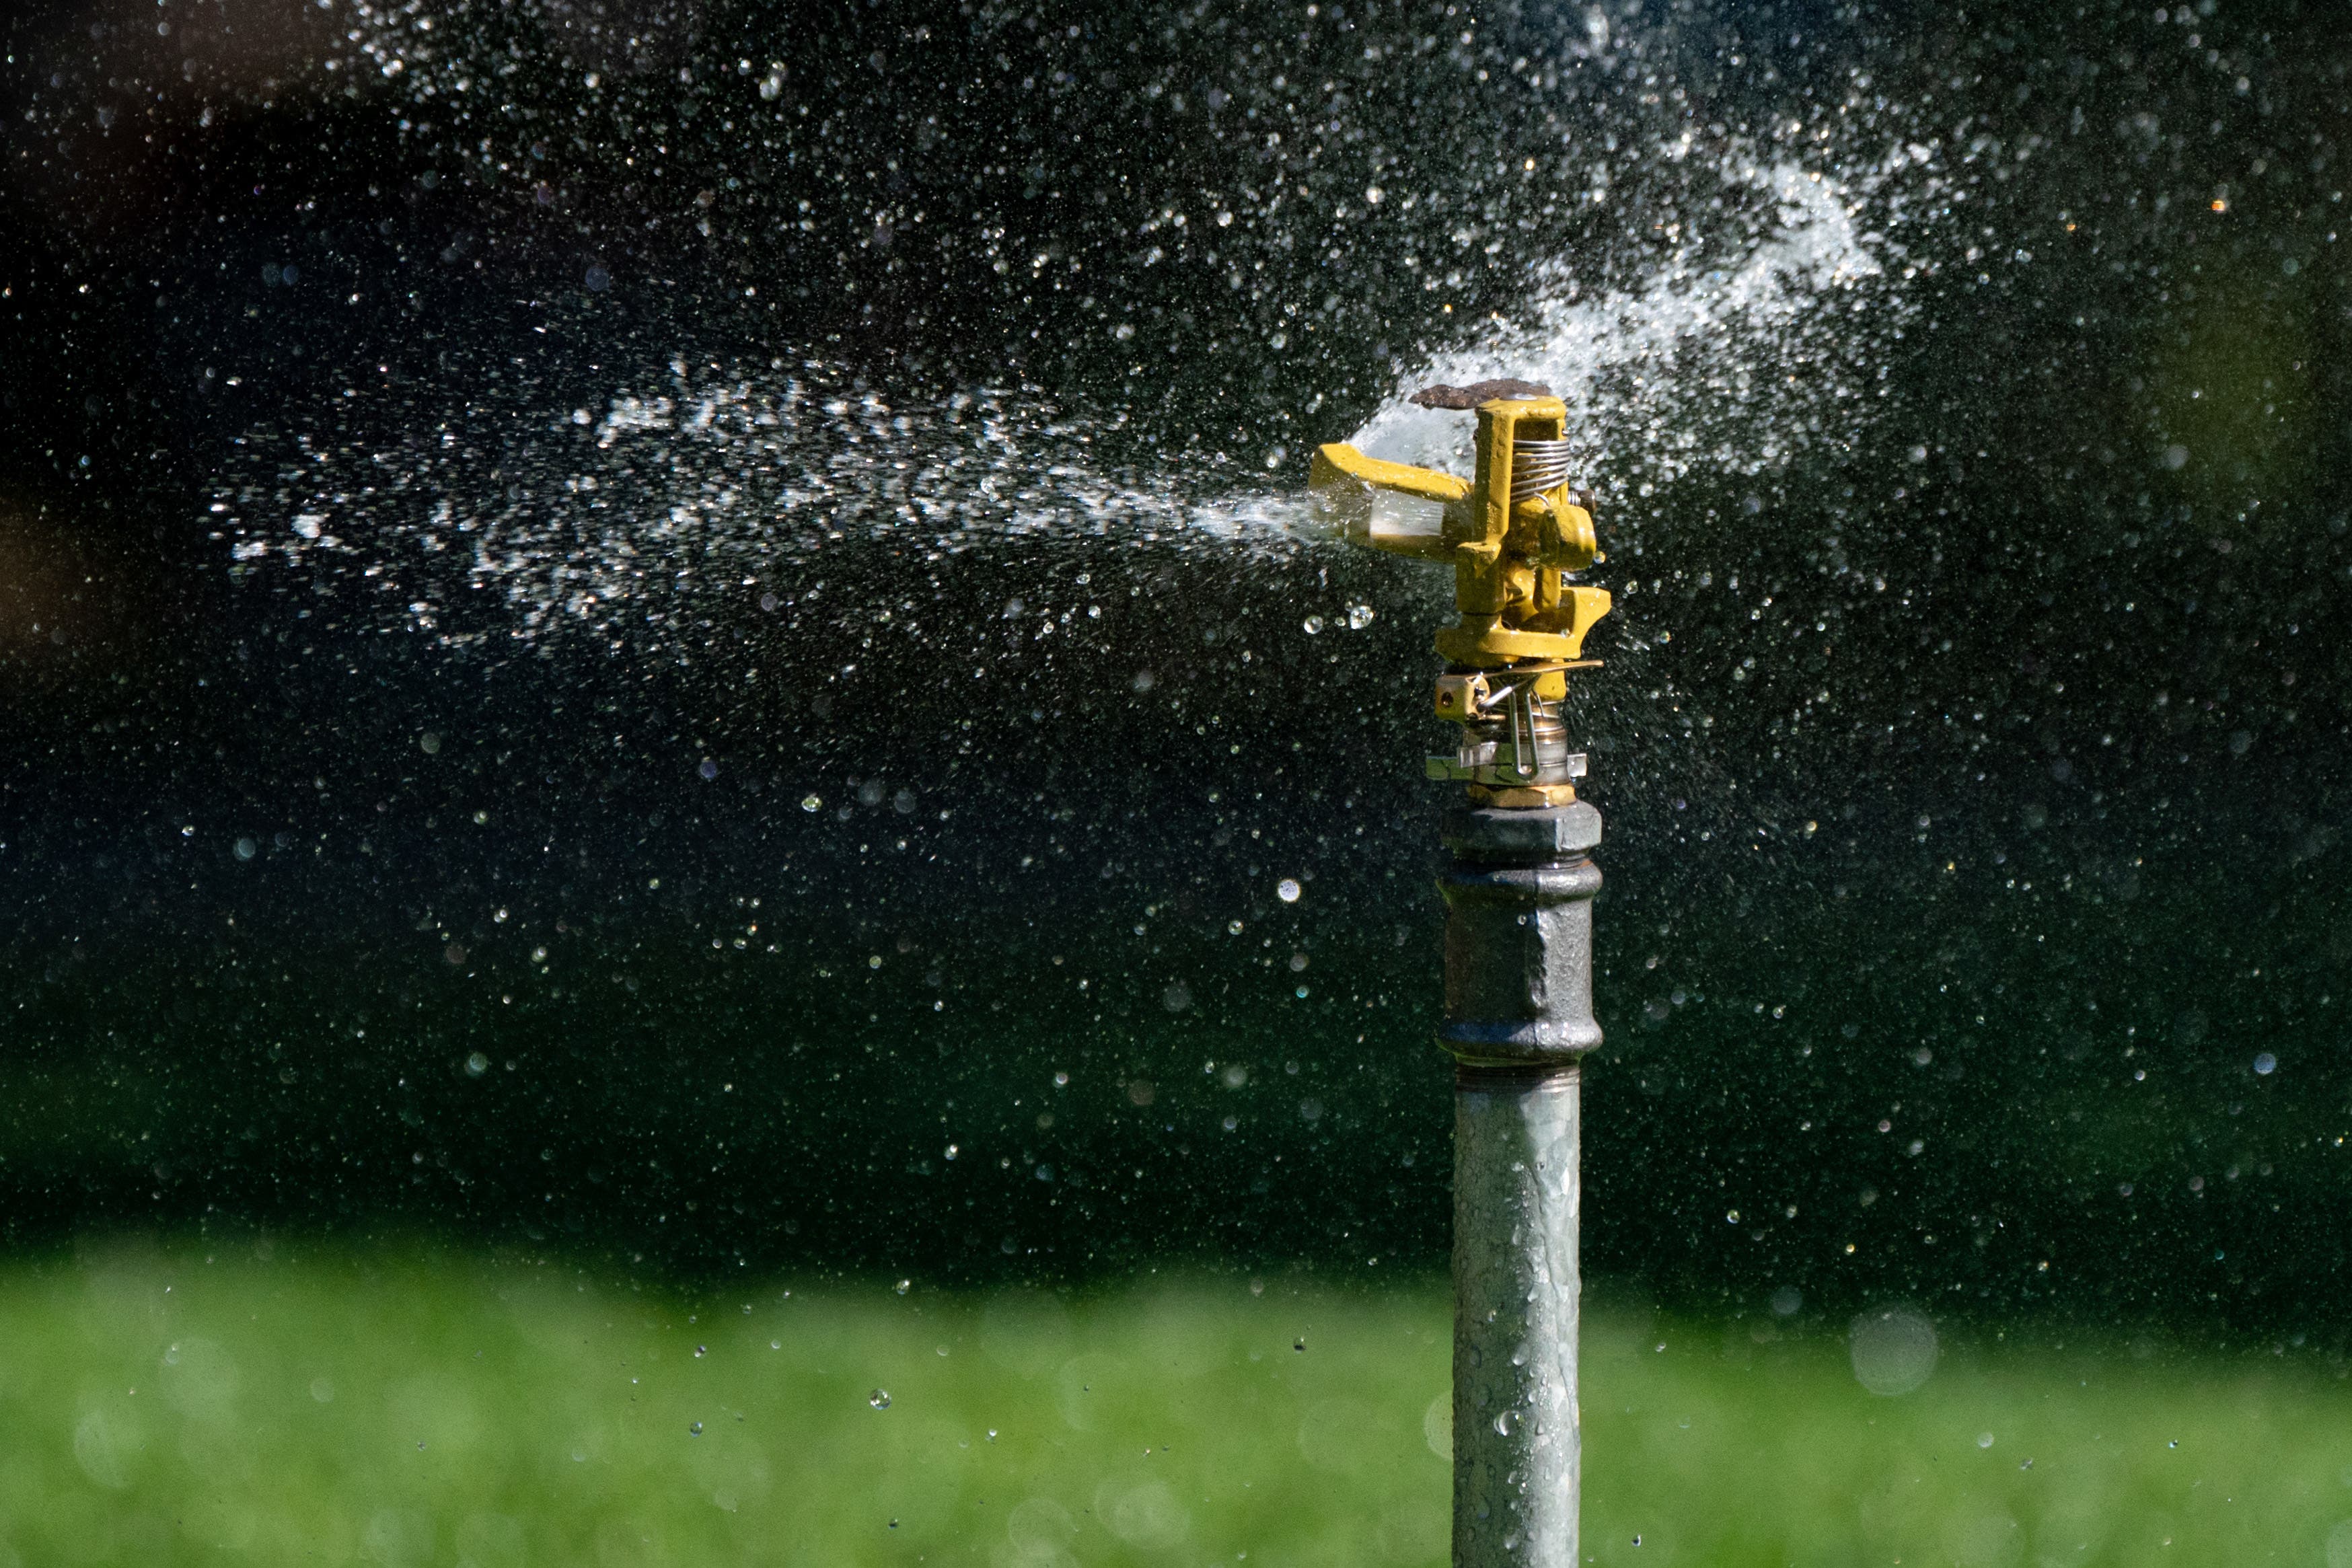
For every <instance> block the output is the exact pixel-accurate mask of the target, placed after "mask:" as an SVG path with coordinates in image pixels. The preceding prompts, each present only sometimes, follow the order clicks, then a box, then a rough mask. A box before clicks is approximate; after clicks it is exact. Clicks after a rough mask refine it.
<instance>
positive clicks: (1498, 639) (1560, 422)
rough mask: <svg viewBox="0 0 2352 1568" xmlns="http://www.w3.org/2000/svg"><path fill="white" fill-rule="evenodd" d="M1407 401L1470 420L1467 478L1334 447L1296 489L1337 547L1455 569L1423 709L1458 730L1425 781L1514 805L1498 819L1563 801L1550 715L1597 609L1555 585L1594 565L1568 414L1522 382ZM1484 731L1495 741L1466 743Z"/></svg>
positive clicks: (1581, 588) (1588, 594) (1322, 450)
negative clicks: (1466, 786) (1473, 464)
mask: <svg viewBox="0 0 2352 1568" xmlns="http://www.w3.org/2000/svg"><path fill="white" fill-rule="evenodd" d="M1412 401H1413V402H1417V403H1420V404H1422V405H1423V406H1424V407H1433V408H1462V409H1475V410H1476V412H1477V417H1478V436H1477V472H1476V473H1475V476H1473V477H1471V478H1469V479H1464V478H1461V477H1459V476H1456V475H1453V474H1445V473H1441V472H1439V471H1438V470H1436V469H1433V468H1417V467H1414V466H1412V465H1409V464H1403V463H1389V462H1383V461H1382V460H1381V459H1380V458H1377V457H1367V456H1366V455H1364V454H1362V453H1361V452H1359V451H1357V450H1356V449H1355V448H1354V447H1352V446H1349V445H1348V444H1345V443H1344V442H1333V443H1331V444H1328V445H1326V446H1320V447H1318V448H1317V449H1316V452H1315V461H1314V465H1313V467H1312V468H1311V470H1310V472H1309V474H1308V476H1307V484H1308V486H1309V487H1310V488H1312V489H1313V490H1314V491H1315V492H1316V493H1317V495H1318V497H1320V498H1321V500H1322V501H1323V503H1324V506H1325V507H1326V508H1327V510H1328V513H1329V515H1331V516H1332V517H1334V518H1335V519H1336V520H1337V521H1338V523H1339V527H1340V528H1341V531H1342V532H1343V533H1344V534H1345V535H1346V537H1347V538H1349V540H1350V541H1352V542H1354V543H1356V544H1360V545H1364V546H1367V547H1369V548H1370V549H1381V550H1387V551H1390V552H1391V553H1394V554H1399V555H1410V556H1417V557H1419V558H1421V559H1424V560H1435V561H1444V562H1447V563H1449V564H1451V565H1452V566H1453V568H1454V608H1455V609H1456V610H1457V611H1459V612H1461V618H1460V619H1459V620H1458V621H1457V622H1455V623H1454V625H1451V626H1447V627H1444V628H1443V629H1442V630H1440V631H1439V632H1438V633H1437V636H1436V644H1437V651H1438V653H1440V654H1442V655H1444V659H1445V662H1446V664H1448V665H1449V666H1450V668H1449V671H1448V673H1447V674H1445V675H1444V676H1442V677H1441V678H1440V679H1439V682H1438V688H1437V693H1436V698H1435V707H1436V710H1437V714H1438V716H1440V717H1441V718H1446V719H1451V720H1453V721H1454V722H1455V723H1459V724H1462V725H1465V727H1466V729H1465V740H1464V746H1463V748H1462V758H1461V760H1460V762H1458V763H1456V764H1447V765H1445V766H1446V767H1447V768H1448V769H1449V770H1448V771H1446V772H1444V773H1443V774H1439V773H1438V768H1439V767H1440V759H1437V758H1433V759H1432V761H1431V770H1432V772H1433V775H1436V776H1439V777H1446V778H1463V779H1470V780H1472V781H1473V784H1474V790H1473V792H1474V794H1475V793H1478V792H1479V791H1480V790H1481V789H1486V790H1487V791H1488V792H1489V793H1491V792H1492V790H1493V789H1496V788H1500V789H1504V790H1506V791H1507V793H1508V794H1509V795H1511V796H1512V797H1513V798H1512V799H1509V800H1502V799H1499V798H1498V799H1496V800H1494V802H1493V803H1496V804H1509V805H1537V804H1549V803H1556V798H1557V796H1558V795H1559V794H1565V795H1566V796H1567V797H1568V798H1570V799H1573V798H1574V791H1573V789H1570V788H1569V786H1568V785H1567V783H1566V780H1567V779H1569V778H1570V777H1573V776H1575V775H1579V774H1581V773H1582V771H1583V768H1582V764H1583V760H1584V759H1583V758H1582V757H1580V756H1579V757H1575V758H1572V762H1573V767H1572V768H1571V767H1570V762H1571V759H1570V758H1569V757H1568V754H1567V753H1566V750H1565V745H1566V742H1565V732H1564V731H1562V730H1560V728H1559V699H1560V697H1562V696H1563V695H1566V692H1567V682H1566V678H1565V677H1566V672H1567V671H1569V670H1570V669H1575V668H1581V667H1586V666H1589V665H1591V664H1597V663H1598V662H1599V661H1597V660H1588V659H1586V658H1585V657H1584V634H1585V633H1586V632H1589V631H1591V629H1592V625H1593V623H1594V622H1597V621H1599V620H1600V619H1601V617H1602V616H1603V615H1606V614H1608V613H1609V593H1608V591H1607V590H1605V589H1599V588H1590V587H1586V586H1585V585H1583V584H1581V583H1574V582H1570V580H1569V578H1570V576H1571V575H1573V574H1575V573H1577V572H1580V571H1582V570H1585V569H1586V568H1588V567H1591V566H1592V565H1593V564H1594V563H1595V562H1597V561H1599V560H1601V559H1602V558H1601V552H1600V549H1599V548H1598V544H1597V541H1596V540H1595V538H1594V536H1593V531H1592V514H1591V512H1590V511H1588V510H1586V509H1585V507H1584V506H1583V504H1582V502H1581V500H1580V497H1578V495H1577V493H1576V491H1575V490H1574V489H1572V488H1571V487H1570V483H1569V465H1570V455H1569V448H1568V442H1567V439H1566V435H1567V430H1566V425H1567V421H1568V409H1567V406H1566V405H1565V404H1563V403H1562V402H1560V401H1559V399H1558V398H1556V397H1553V396H1552V395H1551V394H1550V392H1548V391H1547V390H1545V389H1544V388H1542V387H1539V386H1534V385H1531V384H1530V383H1528V382H1480V383H1478V384H1477V385H1475V386H1471V387H1444V386H1440V387H1431V388H1428V389H1426V390H1425V391H1423V392H1419V393H1416V394H1415V395H1414V397H1413V400H1412ZM1487 729H1493V730H1495V732H1496V738H1494V739H1492V740H1490V741H1486V742H1480V741H1479V740H1478V735H1479V733H1481V732H1483V731H1485V730H1487ZM1544 742H1549V744H1544ZM1531 796H1532V797H1538V798H1529V797H1531Z"/></svg>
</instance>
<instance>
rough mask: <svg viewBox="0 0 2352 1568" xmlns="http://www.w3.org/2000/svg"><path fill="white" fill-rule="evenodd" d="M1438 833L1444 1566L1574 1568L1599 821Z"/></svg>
mask: <svg viewBox="0 0 2352 1568" xmlns="http://www.w3.org/2000/svg"><path fill="white" fill-rule="evenodd" d="M1445 841H1446V843H1447V846H1448V848H1449V849H1451V850H1452V852H1453V857H1452V859H1451V860H1450V861H1449V862H1448V863H1447V864H1446V866H1445V868H1444V873H1443V874H1442V875H1441V877H1440V879H1439V888H1440V890H1441V891H1442V892H1443V893H1444V895H1445V902H1446V927H1445V1022H1444V1027H1443V1028H1442V1029H1441V1030H1440V1039H1441V1040H1442V1041H1443V1042H1444V1045H1445V1047H1446V1049H1447V1050H1448V1051H1452V1052H1453V1053H1454V1061H1455V1076H1454V1563H1455V1565H1456V1568H1499V1565H1501V1564H1506V1563H1508V1564H1525V1565H1528V1568H1577V1564H1578V1555H1577V1506H1578V1500H1579V1490H1580V1470H1581V1462H1582V1445H1581V1439H1580V1433H1579V1427H1578V1417H1577V1395H1576V1331H1577V1307H1578V1290H1579V1281H1578V1272H1577V1219H1578V1203H1579V1196H1580V1195H1579V1183H1580V1176H1579V1161H1578V1149H1579V1142H1580V1091H1581V1073H1580V1070H1579V1068H1578V1066H1577V1063H1578V1061H1580V1059H1581V1057H1582V1056H1583V1055H1584V1053H1585V1052H1587V1051H1591V1049H1592V1048H1593V1047H1595V1046H1597V1045H1599V1044H1600V1043H1601V1029H1600V1026H1599V1025H1598V1024H1596V1023H1595V1022H1594V1021H1593V1019H1592V898H1593V895H1594V894H1596V893H1598V892H1599V891H1600V888H1601V873H1600V871H1599V869H1598V868H1597V867H1595V866H1594V865H1593V863H1592V862H1591V858H1590V855H1589V852H1590V851H1591V849H1592V848H1593V847H1595V846H1596V845H1598V844H1599V843H1600V841H1601V814H1600V813H1599V812H1597V811H1595V810H1593V809H1592V808H1591V806H1589V805H1586V804H1584V803H1582V802H1577V803H1575V804H1572V805H1569V806H1562V807H1553V808H1549V809H1546V810H1480V809H1476V808H1468V807H1465V808H1459V809H1457V810H1454V811H1453V812H1452V813H1450V814H1449V815H1448V817H1447V819H1446V822H1445Z"/></svg>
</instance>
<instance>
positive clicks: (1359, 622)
mask: <svg viewBox="0 0 2352 1568" xmlns="http://www.w3.org/2000/svg"><path fill="white" fill-rule="evenodd" d="M1371 623H1372V607H1371V606H1370V605H1369V604H1350V605H1349V606H1348V630H1349V631H1350V632H1360V631H1362V630H1363V629H1364V628H1365V627H1367V626H1369V625H1370V624H1371Z"/></svg>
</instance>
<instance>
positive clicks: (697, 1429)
mask: <svg viewBox="0 0 2352 1568" xmlns="http://www.w3.org/2000/svg"><path fill="white" fill-rule="evenodd" d="M686 1431H687V1436H688V1437H701V1436H702V1423H701V1422H699V1421H692V1422H688V1424H687V1428H686Z"/></svg>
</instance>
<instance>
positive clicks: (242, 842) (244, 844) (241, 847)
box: [236, 839, 261, 861]
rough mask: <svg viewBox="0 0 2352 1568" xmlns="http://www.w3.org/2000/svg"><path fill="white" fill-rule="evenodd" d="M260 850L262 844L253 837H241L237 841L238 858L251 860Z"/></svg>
mask: <svg viewBox="0 0 2352 1568" xmlns="http://www.w3.org/2000/svg"><path fill="white" fill-rule="evenodd" d="M260 852H261V846H260V845H259V844H257V843H255V842H254V841H252V840H251V839H239V840H237V841H236V858H237V859H239V860H241V861H249V860H251V859H252V858H253V857H254V856H255V855H257V854H258V853H260Z"/></svg>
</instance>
